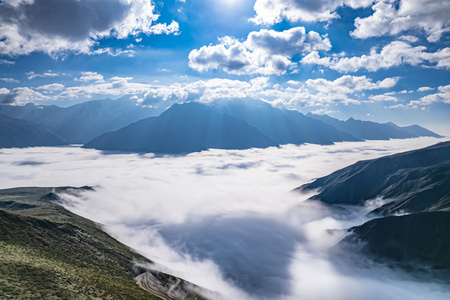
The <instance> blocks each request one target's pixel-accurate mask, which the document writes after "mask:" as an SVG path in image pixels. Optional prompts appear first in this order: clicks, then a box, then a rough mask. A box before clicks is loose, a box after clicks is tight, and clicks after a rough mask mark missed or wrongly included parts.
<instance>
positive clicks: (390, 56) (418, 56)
mask: <svg viewBox="0 0 450 300" xmlns="http://www.w3.org/2000/svg"><path fill="white" fill-rule="evenodd" d="M426 49H427V48H426V47H425V46H416V47H413V46H411V45H410V44H408V43H405V42H402V41H394V42H391V43H390V44H388V45H386V46H384V47H383V48H382V49H381V50H380V52H377V50H376V49H372V50H371V51H370V54H369V55H362V56H354V57H320V55H319V53H318V52H317V51H313V52H311V53H310V54H308V55H306V56H305V57H304V58H303V59H302V60H301V63H302V64H315V65H320V66H324V67H327V68H330V69H333V70H337V71H339V72H356V71H358V70H361V69H366V70H368V71H371V72H375V71H378V70H380V69H389V68H391V67H395V66H400V65H403V64H408V65H412V66H425V67H433V68H442V69H449V68H450V48H448V47H447V48H443V49H441V50H438V51H436V52H426V51H425V50H426Z"/></svg>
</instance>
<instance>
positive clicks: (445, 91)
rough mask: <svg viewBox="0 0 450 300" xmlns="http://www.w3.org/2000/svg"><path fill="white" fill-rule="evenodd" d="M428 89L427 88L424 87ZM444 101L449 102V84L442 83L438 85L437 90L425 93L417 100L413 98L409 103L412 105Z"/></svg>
mask: <svg viewBox="0 0 450 300" xmlns="http://www.w3.org/2000/svg"><path fill="white" fill-rule="evenodd" d="M425 90H427V91H429V89H425ZM436 102H437V103H446V104H450V85H443V86H440V87H438V92H436V93H432V94H429V95H426V96H424V97H422V98H420V99H419V100H414V101H411V102H410V103H409V105H412V106H423V105H430V104H432V103H436Z"/></svg>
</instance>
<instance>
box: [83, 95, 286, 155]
mask: <svg viewBox="0 0 450 300" xmlns="http://www.w3.org/2000/svg"><path fill="white" fill-rule="evenodd" d="M269 146H278V144H277V143H276V142H274V141H272V140H271V139H270V138H268V137H267V136H265V135H263V134H262V133H261V132H259V131H258V130H257V129H256V128H254V127H252V126H250V125H248V124H247V123H246V122H244V121H241V120H238V119H236V118H234V117H231V116H228V115H225V114H220V113H218V112H216V111H214V110H212V109H211V108H209V107H207V106H206V105H203V104H200V103H185V104H182V105H179V104H175V105H173V106H172V107H171V108H170V109H168V110H167V111H165V112H164V113H162V114H161V115H160V116H159V117H153V118H147V119H144V120H141V121H139V122H136V123H134V124H131V125H129V126H127V127H125V128H122V129H120V130H118V131H116V132H112V133H107V134H104V135H102V136H99V137H98V138H96V139H94V140H92V141H90V142H89V143H87V144H86V145H84V146H83V147H84V148H95V149H99V150H118V151H131V152H155V153H189V152H196V151H201V150H206V149H208V148H219V149H247V148H252V147H256V148H264V147H269Z"/></svg>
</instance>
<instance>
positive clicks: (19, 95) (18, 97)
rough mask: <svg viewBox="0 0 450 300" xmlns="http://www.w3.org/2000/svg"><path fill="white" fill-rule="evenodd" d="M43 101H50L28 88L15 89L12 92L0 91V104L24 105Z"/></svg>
mask: <svg viewBox="0 0 450 300" xmlns="http://www.w3.org/2000/svg"><path fill="white" fill-rule="evenodd" d="M43 100H50V97H48V96H46V95H43V94H41V93H39V92H37V91H35V90H33V89H30V88H28V87H17V88H14V89H12V90H8V89H5V88H1V89H0V104H9V105H24V104H26V103H29V102H34V101H43Z"/></svg>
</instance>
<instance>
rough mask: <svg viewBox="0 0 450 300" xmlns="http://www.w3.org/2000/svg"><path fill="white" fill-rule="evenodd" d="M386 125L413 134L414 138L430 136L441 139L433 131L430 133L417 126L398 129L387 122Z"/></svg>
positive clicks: (398, 127)
mask: <svg viewBox="0 0 450 300" xmlns="http://www.w3.org/2000/svg"><path fill="white" fill-rule="evenodd" d="M386 124H388V125H391V126H393V127H395V128H397V129H401V130H404V131H406V132H409V133H410V134H414V135H416V136H431V137H435V138H441V137H442V136H441V135H439V134H437V133H434V132H433V131H430V130H428V129H426V128H423V127H421V126H419V125H411V126H403V127H400V126H398V125H396V124H394V123H392V122H387V123H386Z"/></svg>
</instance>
